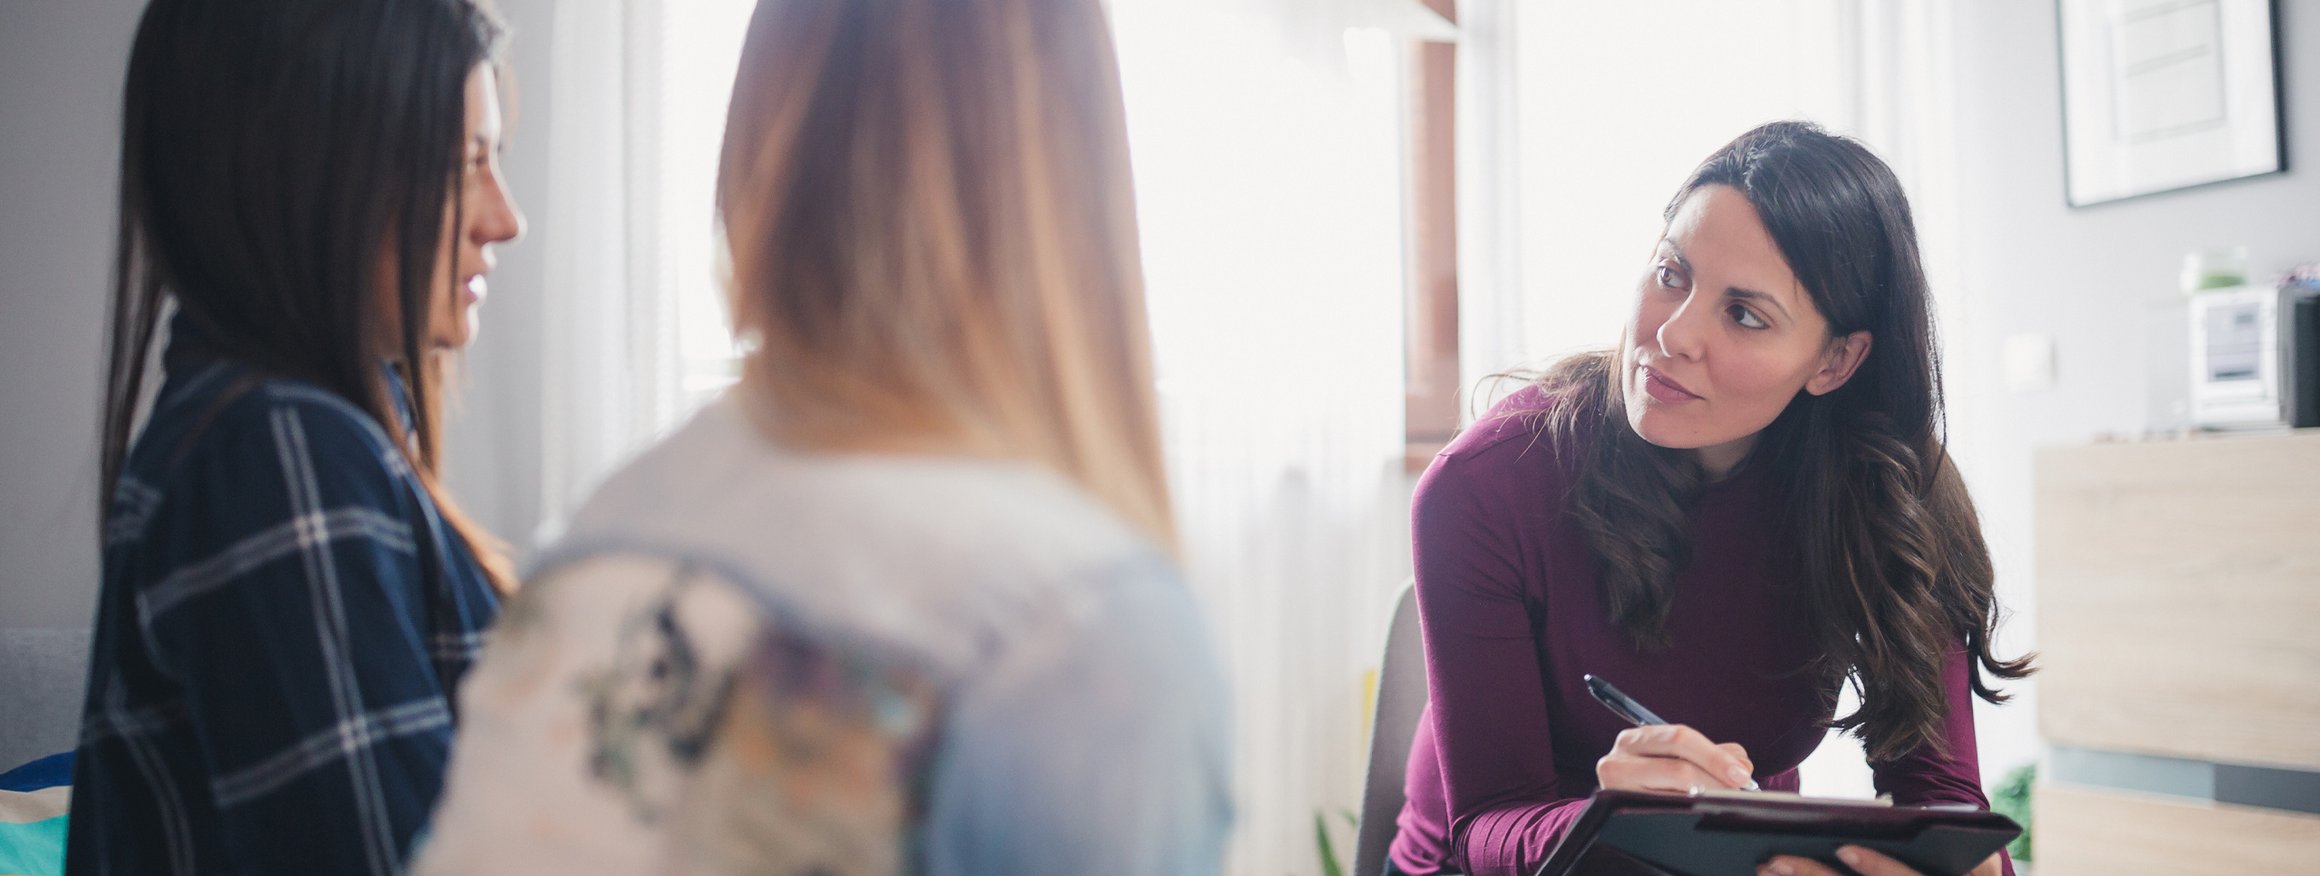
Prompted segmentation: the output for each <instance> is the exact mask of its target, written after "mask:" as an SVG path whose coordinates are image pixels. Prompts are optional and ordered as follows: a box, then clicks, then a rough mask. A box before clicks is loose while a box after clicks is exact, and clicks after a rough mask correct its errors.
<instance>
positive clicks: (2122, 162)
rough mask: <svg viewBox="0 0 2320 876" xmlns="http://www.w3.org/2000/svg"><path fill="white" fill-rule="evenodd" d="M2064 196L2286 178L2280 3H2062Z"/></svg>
mask: <svg viewBox="0 0 2320 876" xmlns="http://www.w3.org/2000/svg"><path fill="white" fill-rule="evenodd" d="M2054 16H2055V49H2056V51H2055V55H2056V66H2057V74H2058V78H2059V80H2060V83H2061V88H2062V134H2063V167H2064V172H2063V197H2064V200H2065V202H2067V203H2068V204H2069V205H2070V206H2072V207H2090V206H2095V205H2098V204H2107V203H2112V202H2116V201H2124V200H2129V199H2137V198H2144V197H2148V196H2151V195H2158V194H2163V193H2167V192H2174V191H2180V190H2183V189H2190V188H2201V187H2206V186H2211V185H2217V184H2221V183H2229V182H2235V181H2239V180H2244V179H2248V178H2251V177H2262V176H2271V175H2277V174H2282V173H2286V172H2287V169H2288V149H2287V120H2286V118H2285V116H2286V112H2285V108H2286V106H2287V100H2286V95H2285V92H2286V84H2285V82H2284V81H2283V80H2282V78H2281V76H2280V56H2281V43H2280V27H2279V8H2278V0H2127V2H2124V3H2111V2H2106V0H2055V4H2054Z"/></svg>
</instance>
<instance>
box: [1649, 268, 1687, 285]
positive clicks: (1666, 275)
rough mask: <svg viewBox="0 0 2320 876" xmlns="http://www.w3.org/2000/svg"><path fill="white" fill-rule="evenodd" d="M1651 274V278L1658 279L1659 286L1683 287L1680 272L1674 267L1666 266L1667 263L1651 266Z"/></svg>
mask: <svg viewBox="0 0 2320 876" xmlns="http://www.w3.org/2000/svg"><path fill="white" fill-rule="evenodd" d="M1651 275H1652V278H1653V279H1655V280H1657V281H1659V284H1660V285H1661V286H1665V287H1667V288H1670V289H1680V288H1683V279H1684V278H1683V276H1682V275H1681V274H1677V273H1676V269H1674V268H1671V267H1668V266H1667V265H1654V266H1652V269H1651Z"/></svg>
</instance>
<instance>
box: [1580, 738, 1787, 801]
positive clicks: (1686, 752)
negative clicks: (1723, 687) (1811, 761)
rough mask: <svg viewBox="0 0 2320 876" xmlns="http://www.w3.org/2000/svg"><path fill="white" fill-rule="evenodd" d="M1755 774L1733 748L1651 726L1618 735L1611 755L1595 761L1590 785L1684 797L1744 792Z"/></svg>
mask: <svg viewBox="0 0 2320 876" xmlns="http://www.w3.org/2000/svg"><path fill="white" fill-rule="evenodd" d="M1755 770H1756V764H1755V762H1754V761H1751V760H1749V759H1748V752H1747V751H1746V750H1745V749H1742V748H1741V747H1740V746H1739V744H1738V743H1732V742H1726V743H1723V744H1721V745H1719V744H1716V743H1715V742H1712V741H1710V740H1709V739H1708V737H1706V736H1703V735H1701V734H1700V731H1698V730H1694V729H1692V728H1690V727H1686V726H1684V725H1682V724H1654V725H1651V726H1648V727H1631V728H1628V729H1626V730H1623V731H1620V733H1619V739H1618V741H1616V742H1613V743H1612V745H1611V753H1610V754H1606V755H1604V756H1603V759H1602V760H1599V761H1596V762H1595V783H1596V784H1598V785H1601V786H1602V787H1604V788H1618V789H1624V790H1631V791H1667V792H1672V793H1676V794H1688V793H1693V792H1695V791H1703V790H1713V789H1718V788H1740V787H1744V786H1746V785H1747V784H1748V782H1749V781H1750V778H1749V775H1750V774H1751V773H1753V772H1755Z"/></svg>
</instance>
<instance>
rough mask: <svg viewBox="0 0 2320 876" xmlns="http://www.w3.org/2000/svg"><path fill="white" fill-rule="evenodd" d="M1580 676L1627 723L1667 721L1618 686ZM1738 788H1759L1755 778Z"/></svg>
mask: <svg viewBox="0 0 2320 876" xmlns="http://www.w3.org/2000/svg"><path fill="white" fill-rule="evenodd" d="M1580 678H1582V679H1585V680H1586V682H1587V692H1588V693H1591V694H1594V695H1595V701H1596V702H1600V703H1602V704H1603V707H1604V708H1606V709H1610V710H1611V714H1614V715H1618V716H1619V717H1621V718H1623V719H1625V720H1626V721H1627V722H1628V723H1630V724H1634V725H1635V726H1637V727H1648V726H1651V725H1654V724H1665V723H1667V719H1665V718H1661V717H1660V716H1658V715H1655V714H1652V712H1651V710H1650V709H1646V708H1644V707H1643V704H1642V703H1639V702H1636V701H1635V699H1634V698H1633V697H1630V696H1628V695H1626V694H1623V693H1620V692H1619V689H1618V688H1616V687H1612V686H1611V682H1608V681H1604V680H1603V679H1600V678H1596V677H1595V676H1593V675H1582V676H1580ZM1740 790H1743V791H1755V790H1759V789H1758V787H1757V785H1756V780H1755V779H1749V780H1748V784H1746V785H1742V786H1740Z"/></svg>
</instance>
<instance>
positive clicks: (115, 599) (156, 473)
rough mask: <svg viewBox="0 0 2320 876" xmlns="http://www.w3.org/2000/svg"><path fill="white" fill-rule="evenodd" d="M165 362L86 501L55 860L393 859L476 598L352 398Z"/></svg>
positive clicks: (146, 865) (407, 831)
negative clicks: (88, 580) (82, 669)
mask: <svg viewBox="0 0 2320 876" xmlns="http://www.w3.org/2000/svg"><path fill="white" fill-rule="evenodd" d="M178 364H179V366H180V367H173V368H172V373H171V375H170V378H169V379H168V380H167V381H166V382H165V384H164V386H163V389H162V391H161V392H160V393H159V394H158V396H157V398H158V401H157V402H156V404H155V407H154V411H153V413H152V415H151V417H150V418H149V425H148V426H147V427H146V429H145V430H144V432H143V433H142V434H141V435H140V436H139V437H138V439H137V444H136V447H135V448H134V450H133V451H132V453H131V454H130V459H129V461H128V462H127V464H126V465H125V466H124V473H123V476H122V478H121V482H120V484H119V487H118V489H116V491H115V493H114V495H113V496H112V497H111V506H110V508H109V510H108V512H107V515H106V531H105V547H104V585H103V590H102V593H101V595H100V597H99V607H98V617H97V629H96V635H95V644H94V646H93V653H92V659H91V671H90V685H89V692H88V698H87V700H86V704H85V707H84V710H83V716H84V717H83V730H82V739H81V743H80V749H79V750H80V758H79V765H78V767H77V768H76V774H75V777H74V785H75V787H74V801H73V804H74V817H73V820H72V822H71V828H70V837H69V839H68V843H67V855H68V857H67V861H68V870H69V871H70V872H75V873H81V872H100V871H120V872H140V873H145V872H151V873H188V872H197V871H198V872H211V871H215V870H230V871H234V872H242V873H272V872H283V873H289V872H297V873H317V872H331V873H380V874H385V873H395V872H399V871H401V870H402V869H403V868H404V866H405V865H406V863H407V861H406V858H407V856H408V854H409V852H410V849H411V847H412V844H413V842H414V838H415V837H416V835H417V834H418V833H419V832H420V831H421V829H422V828H423V825H424V824H425V821H426V817H427V813H428V811H429V810H430V809H431V807H432V806H433V804H434V801H435V798H436V795H437V794H438V793H439V791H440V788H441V784H442V775H443V770H444V767H445V764H446V762H447V761H448V758H449V748H450V742H451V736H452V718H453V715H452V711H451V701H450V697H449V693H450V692H451V691H452V690H453V689H455V687H456V684H457V682H458V680H459V678H460V677H461V676H462V675H463V674H464V673H465V672H466V670H467V668H468V667H469V666H470V665H471V664H472V663H473V661H474V657H475V654H476V653H477V651H478V650H479V649H480V648H481V645H482V632H483V630H485V629H486V628H487V627H488V626H489V625H490V623H491V622H492V620H493V619H494V617H496V615H497V613H498V598H497V596H496V594H495V593H494V592H493V590H492V589H491V587H490V586H489V584H488V582H487V580H486V578H485V577H484V575H483V573H482V571H481V569H480V568H479V567H478V566H477V565H476V562H475V560H474V558H473V556H472V554H470V553H469V552H468V550H467V547H466V545H465V544H464V543H463V542H462V541H461V540H460V539H459V538H458V537H457V536H456V535H455V534H453V533H452V532H451V530H450V529H449V528H448V527H447V526H446V525H445V524H444V522H443V521H442V519H441V518H440V516H439V515H438V514H437V512H436V508H435V505H434V503H433V502H432V501H431V500H430V499H429V498H428V496H427V493H426V491H425V490H424V489H423V488H422V486H421V485H420V483H419V481H418V479H417V477H416V476H415V475H414V474H413V472H412V471H411V470H410V467H409V465H408V464H407V463H406V462H405V461H404V458H403V456H402V454H401V452H400V451H398V450H397V449H396V447H395V446H394V444H393V443H392V440H391V439H390V438H389V436H388V434H387V433H386V431H385V430H384V429H383V428H381V426H380V424H379V423H378V422H376V421H375V420H373V419H372V418H371V417H369V416H368V415H367V414H365V413H364V412H363V411H362V410H361V409H360V408H357V407H355V406H354V405H352V404H350V403H348V402H346V401H345V400H344V399H341V398H339V397H337V396H335V395H333V394H330V393H328V392H325V391H323V390H321V389H319V388H316V387H314V386H312V385H309V384H305V383H302V382H298V381H291V380H282V379H268V378H266V377H264V376H263V375H259V374H257V373H256V372H254V371H252V370H251V369H248V368H246V367H243V366H240V365H236V364H233V363H230V362H225V361H210V362H203V363H178ZM196 366H198V367H196ZM398 425H400V424H398Z"/></svg>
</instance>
